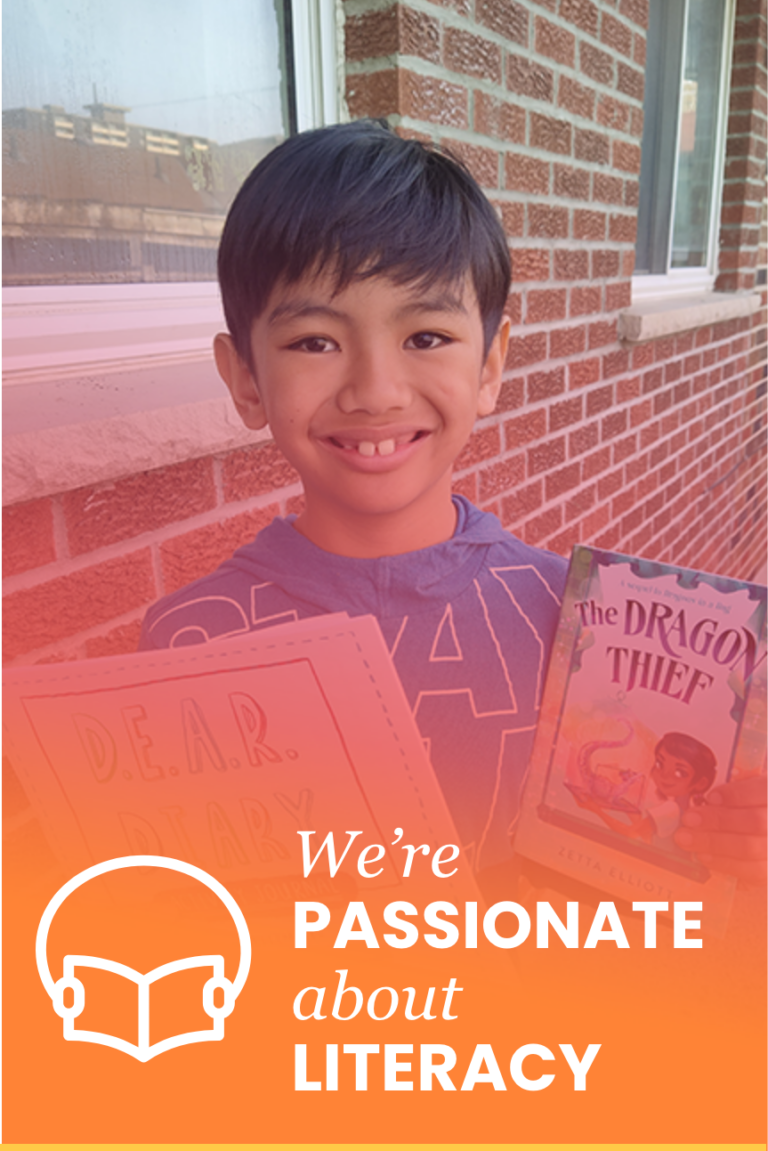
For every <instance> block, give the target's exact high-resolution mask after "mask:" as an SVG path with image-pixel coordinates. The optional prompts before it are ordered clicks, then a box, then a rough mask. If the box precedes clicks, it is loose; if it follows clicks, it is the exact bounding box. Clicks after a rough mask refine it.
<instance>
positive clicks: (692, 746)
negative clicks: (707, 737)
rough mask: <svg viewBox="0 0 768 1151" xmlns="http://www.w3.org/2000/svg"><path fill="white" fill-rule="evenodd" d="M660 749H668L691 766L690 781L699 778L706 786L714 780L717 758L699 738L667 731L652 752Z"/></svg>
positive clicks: (709, 785)
mask: <svg viewBox="0 0 768 1151" xmlns="http://www.w3.org/2000/svg"><path fill="white" fill-rule="evenodd" d="M662 750H663V751H668V752H669V754H670V755H674V756H675V757H676V758H677V759H682V760H685V762H686V763H687V764H688V765H689V766H690V767H691V768H693V781H692V782H694V783H695V782H696V781H697V780H700V779H702V780H706V781H707V787H711V786H712V784H713V783H714V782H715V772H716V770H717V760H716V759H715V756H714V753H713V752H712V751H711V750H710V749H709V748H708V747H707V745H706V743H702V742H701V740H698V739H695V738H694V736H692V735H684V734H683V733H682V732H679V731H668V732H667V734H666V735H663V736H662V737H661V739H660V740H659V742H658V743H657V744H656V749H655V752H654V754H655V755H658V754H659V752H660V751H662ZM704 790H706V788H705V789H704Z"/></svg>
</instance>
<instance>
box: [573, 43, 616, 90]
mask: <svg viewBox="0 0 768 1151" xmlns="http://www.w3.org/2000/svg"><path fill="white" fill-rule="evenodd" d="M579 63H580V65H581V71H582V72H584V73H585V75H587V76H589V78H590V80H597V82H598V84H606V85H610V84H613V57H612V56H609V55H608V53H607V52H602V51H601V50H600V49H599V48H595V47H594V46H593V45H592V44H588V43H587V41H586V40H582V41H581V43H580V44H579Z"/></svg>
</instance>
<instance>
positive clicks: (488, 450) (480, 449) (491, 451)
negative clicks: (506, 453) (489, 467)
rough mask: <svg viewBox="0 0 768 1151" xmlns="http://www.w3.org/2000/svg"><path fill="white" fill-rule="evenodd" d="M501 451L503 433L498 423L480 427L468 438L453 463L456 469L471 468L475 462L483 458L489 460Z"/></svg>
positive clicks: (458, 470)
mask: <svg viewBox="0 0 768 1151" xmlns="http://www.w3.org/2000/svg"><path fill="white" fill-rule="evenodd" d="M500 451H501V435H500V433H499V428H498V425H493V426H491V427H488V428H480V429H479V430H477V431H474V432H473V433H472V435H471V436H470V437H469V439H468V440H467V442H466V444H465V445H464V447H463V448H462V450H461V453H460V454H459V456H458V458H457V459H456V461H455V463H454V465H453V466H454V469H455V470H456V471H457V472H460V471H462V470H463V469H464V468H471V467H472V465H473V464H478V463H480V461H481V460H488V459H491V458H492V457H493V456H497V455H498V454H499V452H500Z"/></svg>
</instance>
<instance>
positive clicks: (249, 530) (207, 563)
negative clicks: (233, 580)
mask: <svg viewBox="0 0 768 1151" xmlns="http://www.w3.org/2000/svg"><path fill="white" fill-rule="evenodd" d="M278 510H279V509H278V506H277V504H270V505H269V507H266V508H255V509H252V510H251V511H247V512H241V513H240V515H236V516H231V517H230V518H229V519H227V520H220V521H219V522H218V523H215V524H207V525H206V526H205V527H202V528H197V529H196V530H195V531H191V532H185V533H184V534H183V535H179V536H174V538H173V539H170V540H166V541H165V543H163V544H162V545H161V547H160V561H161V564H162V570H163V579H164V583H165V590H166V592H170V591H176V589H177V588H180V587H184V585H185V584H188V583H190V582H191V581H192V580H194V579H199V578H200V577H201V576H204V575H208V574H209V573H210V572H212V571H214V569H215V568H217V567H218V566H219V564H220V563H222V562H223V561H224V560H225V559H229V557H230V556H231V555H232V553H233V552H234V551H236V550H237V548H239V547H242V546H243V544H246V543H249V542H250V541H251V540H252V539H253V537H254V536H255V535H256V533H257V532H259V531H261V529H262V528H264V527H266V526H267V525H268V524H270V523H271V522H272V520H273V519H274V518H275V516H276V515H277V514H278Z"/></svg>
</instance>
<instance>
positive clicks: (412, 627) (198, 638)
mask: <svg viewBox="0 0 768 1151" xmlns="http://www.w3.org/2000/svg"><path fill="white" fill-rule="evenodd" d="M454 502H455V504H456V507H457V512H458V520H457V525H456V531H455V532H454V535H453V536H452V537H451V539H449V540H446V541H445V542H444V543H440V544H435V545H434V546H432V547H428V548H424V549H422V550H420V551H415V552H407V553H405V554H403V555H397V556H383V557H381V558H379V559H355V558H350V557H348V556H338V555H333V554H331V553H330V552H325V551H323V550H322V549H321V548H318V547H317V546H316V545H315V544H313V543H310V541H309V540H308V539H306V538H305V537H304V536H303V535H301V533H300V532H297V531H296V530H295V529H294V527H293V517H288V518H287V519H275V520H274V521H273V522H272V523H271V524H270V525H269V527H267V528H265V529H264V530H263V531H261V532H259V534H258V535H257V536H256V539H255V540H254V541H253V542H252V543H250V544H246V546H245V547H243V548H240V549H239V550H238V551H236V552H235V554H234V555H233V556H232V558H231V559H229V560H227V561H226V562H225V563H223V564H222V565H221V567H219V568H218V569H217V570H216V571H215V572H213V573H212V574H211V575H209V576H205V577H204V578H203V579H200V580H197V581H196V582H195V583H192V584H189V585H188V586H187V587H185V588H182V589H181V590H180V591H178V592H175V593H173V594H172V595H169V596H166V597H165V598H164V599H162V600H160V601H159V602H158V603H157V604H155V605H154V606H153V607H152V608H150V610H149V612H148V613H147V616H146V619H145V621H144V629H143V633H142V640H141V647H142V648H145V649H147V648H150V649H151V648H164V647H178V646H181V645H186V644H194V643H204V642H205V641H206V640H209V639H213V638H219V637H223V636H228V635H239V634H242V633H243V632H247V631H253V630H256V629H258V628H264V627H270V626H273V625H275V624H279V623H287V622H289V621H291V620H298V619H304V618H305V617H307V616H315V615H322V614H325V613H328V612H336V611H345V612H347V613H348V614H349V615H351V616H354V615H365V614H372V615H375V616H376V618H377V619H378V621H379V624H380V625H381V630H382V632H383V634H384V639H385V641H386V643H387V645H388V647H389V649H390V652H391V653H392V658H393V660H394V664H395V667H396V668H397V671H398V674H399V676H400V679H401V681H402V684H403V688H404V689H405V693H406V696H407V697H408V700H409V703H410V705H411V707H412V709H413V713H414V716H415V719H416V723H417V725H418V727H419V731H420V732H421V734H422V737H423V739H424V742H425V745H426V747H427V750H428V752H429V756H430V759H431V761H432V764H433V766H434V769H435V772H436V774H437V778H438V780H439V782H440V785H441V787H442V789H443V792H444V794H445V798H446V801H447V803H448V806H449V808H450V810H451V814H452V815H453V819H454V822H455V824H456V827H457V830H458V832H459V835H460V837H461V840H462V844H463V846H464V848H465V849H466V851H467V853H468V856H469V858H470V860H472V862H473V865H474V867H475V869H476V870H479V869H481V868H486V867H489V866H493V865H496V864H499V863H502V862H503V861H505V860H507V859H509V858H510V856H511V847H510V836H511V833H512V831H513V830H514V824H515V821H516V819H517V814H518V809H519V797H520V791H521V787H522V783H523V779H524V775H525V769H526V765H527V762H528V757H529V754H530V750H531V743H532V739H533V733H534V729H535V725H536V719H537V715H538V708H539V704H540V701H541V692H542V688H543V686H544V674H545V672H546V667H547V661H548V658H549V651H550V647H551V644H552V640H553V638H554V634H555V628H556V625H557V618H558V612H559V607H560V601H561V598H562V593H563V588H564V584H565V574H566V567H567V565H566V563H565V561H564V560H563V559H562V558H561V557H559V556H556V555H553V554H551V553H550V552H545V551H541V550H539V549H538V548H533V547H529V546H528V545H527V544H524V543H522V542H521V541H520V540H518V539H516V538H515V537H514V536H513V535H510V533H509V532H506V531H505V530H504V529H503V528H502V526H501V524H500V523H499V521H498V520H497V519H496V517H495V516H492V515H489V514H488V513H487V512H481V511H479V510H478V509H477V508H475V507H474V506H473V505H472V504H471V503H469V501H468V500H465V499H464V498H463V497H461V496H455V497H454Z"/></svg>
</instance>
